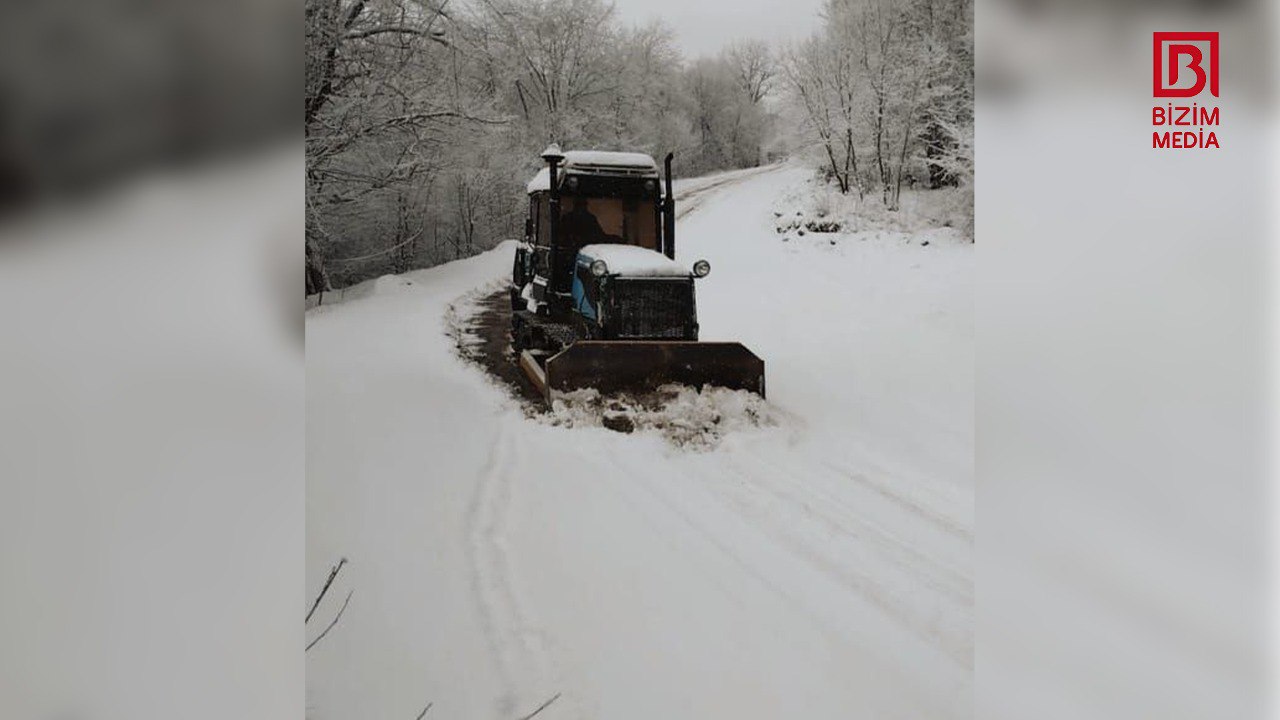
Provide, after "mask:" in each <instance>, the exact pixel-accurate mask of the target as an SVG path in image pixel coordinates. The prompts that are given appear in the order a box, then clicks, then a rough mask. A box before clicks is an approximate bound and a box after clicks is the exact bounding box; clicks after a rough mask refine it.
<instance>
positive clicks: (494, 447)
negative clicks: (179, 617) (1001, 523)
mask: <svg viewBox="0 0 1280 720" xmlns="http://www.w3.org/2000/svg"><path fill="white" fill-rule="evenodd" d="M807 177H808V173H807V171H804V170H801V169H797V168H794V167H788V166H783V167H780V168H773V169H769V170H767V171H764V172H754V173H744V174H741V175H738V176H733V177H730V178H727V179H726V178H722V180H725V181H724V182H715V183H703V184H700V185H699V184H694V185H689V186H687V187H686V189H685V190H686V192H688V193H691V194H690V195H688V196H687V197H686V198H684V199H683V200H682V203H687V205H689V207H688V208H686V207H684V206H682V207H681V208H680V209H681V210H682V211H684V214H683V216H682V219H681V221H680V223H679V227H678V232H677V238H678V241H677V248H678V255H679V256H680V257H679V258H678V259H679V260H681V261H684V262H688V261H692V260H695V259H698V258H706V259H708V260H710V262H711V265H712V272H711V275H710V276H709V277H708V278H705V279H704V280H701V281H699V282H700V284H699V286H698V293H699V294H698V307H699V315H700V322H701V327H702V336H703V339H706V340H740V341H742V342H743V343H744V344H745V345H746V346H747V347H749V348H751V349H752V350H753V351H754V352H755V353H756V354H758V355H759V356H760V357H762V358H764V359H765V362H766V373H767V377H768V387H769V400H768V403H767V404H766V407H765V409H764V410H763V412H764V413H766V414H767V416H768V417H767V418H766V420H767V421H765V422H759V423H743V424H741V426H734V427H731V428H729V429H727V430H726V431H724V432H723V433H722V434H721V435H720V436H719V437H718V438H717V439H716V442H714V443H710V444H703V445H697V446H682V445H677V444H673V443H672V442H671V441H670V440H669V439H668V437H667V436H665V435H663V434H662V433H660V432H657V431H646V430H640V431H637V432H635V433H632V434H622V433H616V432H612V431H610V430H607V429H604V428H600V427H587V426H583V425H581V424H578V425H576V426H573V427H565V426H563V424H560V425H557V424H556V423H555V422H552V421H548V420H547V419H546V418H529V417H526V414H525V412H524V411H523V410H522V408H521V405H520V403H519V402H518V401H516V400H515V399H513V398H512V397H511V396H510V395H509V394H508V393H507V392H506V390H505V389H504V388H503V387H502V386H501V385H500V384H498V383H496V382H494V381H493V380H492V378H490V377H489V376H487V375H486V374H485V373H484V371H483V370H482V369H480V368H479V367H477V366H476V365H474V364H470V363H467V362H465V361H463V360H462V359H460V358H459V356H458V353H457V350H456V347H455V343H454V341H453V339H452V337H451V334H450V331H451V322H456V317H457V315H458V314H459V313H465V311H466V307H467V304H468V300H467V298H469V297H474V296H475V295H476V293H477V292H478V290H480V289H483V288H486V287H491V286H492V284H493V283H494V281H495V280H498V279H500V278H502V277H503V276H504V275H505V274H506V273H508V272H509V271H510V266H511V251H512V248H511V245H510V244H505V245H503V246H501V247H499V248H497V249H495V250H494V251H491V252H489V253H486V254H484V255H481V256H479V257H475V258H472V259H469V260H465V261H460V262H455V263H450V264H448V265H443V266H440V267H436V268H432V269H430V270H425V271H420V272H414V273H409V274H406V275H403V276H398V277H386V278H381V279H379V280H377V281H373V282H372V283H369V284H367V285H366V286H364V287H363V288H361V289H360V290H359V291H358V292H352V293H349V294H348V297H347V298H346V300H345V301H344V302H340V303H336V304H332V305H330V304H327V303H328V301H327V300H326V305H324V306H322V307H318V308H315V309H312V310H310V311H309V312H308V315H307V363H308V367H307V417H308V420H307V483H308V486H307V553H308V557H307V591H308V599H309V598H310V597H312V596H314V594H315V592H316V591H317V590H318V588H319V587H320V585H321V584H322V583H323V582H324V578H325V575H326V574H327V572H328V569H329V567H330V566H331V565H332V564H333V563H335V562H337V560H338V558H340V557H346V558H349V560H350V564H349V565H348V566H347V567H346V568H345V569H344V571H343V573H342V575H341V576H340V578H339V581H338V587H335V590H334V591H333V592H331V594H330V597H328V598H327V599H326V602H325V605H323V606H322V608H321V610H320V611H318V613H317V615H318V616H323V617H324V618H325V621H326V622H327V618H328V617H332V614H333V613H334V612H335V611H336V608H337V606H338V605H339V604H340V602H337V601H340V600H341V599H342V598H343V597H344V596H345V595H346V593H347V592H348V591H350V590H353V591H354V594H353V595H352V597H351V602H350V606H349V608H348V609H347V611H346V613H345V614H344V615H343V617H342V619H341V621H340V623H339V624H338V625H337V626H336V627H335V628H334V630H333V631H332V632H331V633H329V635H328V636H326V637H325V638H324V640H323V641H322V642H320V643H319V644H318V645H316V647H315V648H314V649H312V650H311V651H310V652H309V653H308V656H307V685H308V697H307V707H308V717H309V718H310V719H311V720H351V719H352V718H380V719H384V720H413V718H414V717H415V716H417V715H418V713H419V712H420V711H421V710H422V708H423V707H424V706H425V705H426V704H427V703H428V702H431V703H433V707H432V709H431V710H430V713H429V714H428V715H427V717H428V718H448V719H450V720H455V719H463V718H465V719H468V720H469V719H472V718H512V719H514V718H519V717H522V716H524V715H527V714H528V713H530V712H532V711H533V710H534V709H535V708H537V707H539V706H540V705H542V704H543V703H544V702H545V701H547V700H548V699H550V698H552V697H556V696H557V695H558V698H557V699H556V700H555V701H554V702H553V703H552V704H551V705H549V706H548V707H547V708H546V709H545V710H544V711H543V712H541V713H540V714H539V715H538V717H539V718H544V719H545V720H558V719H569V718H582V719H583V720H586V719H588V718H592V719H594V718H608V719H610V720H615V719H626V718H635V719H637V720H638V719H641V718H644V719H652V718H735V719H736V720H743V719H748V720H749V719H754V718H806V719H818V718H832V719H835V718H843V719H848V718H875V719H882V718H929V719H931V720H932V719H936V718H953V717H954V718H960V717H968V716H970V715H971V704H972V703H971V687H972V668H973V662H972V657H971V654H972V631H971V623H972V614H973V613H972V610H973V569H972V558H971V554H972V553H971V550H972V548H971V546H972V511H973V504H972V495H973V487H972V479H973V472H972V463H973V458H972V447H973V419H972V416H973V401H972V395H973V386H972V384H973V381H972V378H973V350H972V343H973V319H972V305H973V303H972V287H971V283H972V274H973V261H974V256H973V246H972V245H970V244H969V243H968V242H967V241H961V240H959V239H958V238H957V237H956V236H955V234H954V233H951V232H950V231H948V230H930V231H926V234H923V235H919V234H906V233H902V232H870V231H867V230H865V229H863V230H860V231H859V232H858V233H850V234H830V233H817V234H815V233H807V234H806V235H804V236H803V237H799V236H793V237H791V238H790V239H788V240H787V241H784V240H783V235H782V234H781V233H779V232H777V221H778V218H779V217H783V216H786V215H787V214H789V213H793V212H795V208H793V205H795V203H796V202H798V201H797V200H796V199H795V197H796V193H797V188H800V187H802V185H803V183H804V181H805V179H806V178H807ZM695 188H697V189H701V190H702V192H700V193H693V192H692V191H693V190H694V189H695ZM924 239H928V240H929V241H930V242H929V244H928V245H924V244H923V241H924ZM691 405H696V401H695V402H691ZM570 424H571V425H572V423H570ZM331 603H332V604H331ZM319 627H320V628H322V627H323V624H320V625H319ZM317 629H318V628H311V627H310V625H309V639H310V637H314V635H315V634H316V633H317Z"/></svg>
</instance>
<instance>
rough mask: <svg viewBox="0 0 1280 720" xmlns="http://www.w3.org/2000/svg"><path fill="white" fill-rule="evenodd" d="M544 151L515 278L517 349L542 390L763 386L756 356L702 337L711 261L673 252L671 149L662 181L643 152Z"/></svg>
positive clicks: (532, 183)
mask: <svg viewBox="0 0 1280 720" xmlns="http://www.w3.org/2000/svg"><path fill="white" fill-rule="evenodd" d="M542 157H543V159H544V160H545V161H546V163H547V166H546V167H545V168H543V169H542V170H540V171H539V172H538V174H537V175H535V176H534V178H533V179H532V180H530V181H529V184H528V186H527V188H526V190H527V192H528V196H529V205H528V207H529V214H528V216H527V218H526V220H525V233H524V240H523V242H521V243H520V245H519V246H518V247H517V249H516V253H515V262H514V266H513V268H512V276H511V286H510V296H511V337H512V347H513V349H514V350H515V351H516V353H517V354H519V356H520V364H521V367H522V368H523V369H524V370H525V373H526V375H528V376H529V378H530V380H531V381H532V382H533V383H534V384H535V385H536V386H537V387H538V389H539V391H540V392H542V393H543V394H544V395H545V396H547V397H548V399H549V398H550V395H551V393H552V392H553V391H563V390H567V389H572V388H575V387H595V388H597V389H600V390H602V391H603V390H606V389H607V388H613V389H635V388H637V387H648V388H650V389H652V388H653V387H657V385H660V384H662V383H663V382H682V383H686V384H690V385H695V386H701V385H704V384H712V385H719V386H724V387H733V388H743V389H748V390H751V391H753V392H756V393H758V394H761V395H763V394H764V369H763V368H764V364H763V362H761V361H760V360H759V358H756V357H755V356H754V355H752V354H751V353H750V351H748V350H746V348H743V347H742V346H741V345H739V344H738V343H699V342H697V340H698V319H697V306H696V303H695V297H694V295H695V294H694V282H695V280H697V279H698V278H701V277H704V276H706V275H707V274H708V273H709V272H710V270H711V266H710V264H708V263H707V262H706V261H705V260H699V261H698V262H695V263H693V264H692V265H688V266H686V265H682V264H680V263H678V262H676V260H675V202H674V198H673V193H672V189H671V184H672V183H671V159H672V155H670V154H668V155H667V157H666V167H665V170H666V173H665V175H666V183H665V185H666V187H665V188H664V187H663V184H662V183H661V182H660V180H662V177H661V176H660V175H659V172H658V164H657V163H656V162H654V160H653V158H652V157H650V156H648V155H645V154H643V153H632V152H600V151H570V152H561V151H560V148H559V147H558V146H556V145H554V144H553V145H551V146H550V147H548V148H547V150H546V151H545V152H543V155H542ZM664 190H665V192H664Z"/></svg>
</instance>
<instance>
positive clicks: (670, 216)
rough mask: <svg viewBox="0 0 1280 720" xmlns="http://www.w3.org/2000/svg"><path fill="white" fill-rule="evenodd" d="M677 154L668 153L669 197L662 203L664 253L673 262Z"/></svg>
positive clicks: (674, 256)
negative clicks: (673, 187) (673, 178)
mask: <svg viewBox="0 0 1280 720" xmlns="http://www.w3.org/2000/svg"><path fill="white" fill-rule="evenodd" d="M673 157H675V153H670V152H669V153H667V159H666V160H665V161H664V164H665V165H666V171H667V197H666V198H665V199H664V200H663V201H662V252H663V254H664V255H666V256H667V257H668V258H670V259H671V260H675V259H676V198H675V195H673V194H672V191H671V158H673Z"/></svg>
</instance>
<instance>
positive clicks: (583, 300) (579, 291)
mask: <svg viewBox="0 0 1280 720" xmlns="http://www.w3.org/2000/svg"><path fill="white" fill-rule="evenodd" d="M576 266H577V267H575V268H574V270H575V272H574V273H573V286H572V287H571V288H570V292H571V293H573V306H574V307H575V308H576V309H577V310H578V312H579V313H580V314H581V315H582V317H584V318H586V319H588V320H595V319H596V309H595V307H594V306H592V304H591V301H590V300H588V299H587V289H586V288H584V287H583V286H582V278H581V277H580V276H579V274H578V273H577V268H578V267H590V266H591V258H589V257H587V256H585V255H582V254H579V255H578V261H577V263H576Z"/></svg>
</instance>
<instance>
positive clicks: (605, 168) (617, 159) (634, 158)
mask: <svg viewBox="0 0 1280 720" xmlns="http://www.w3.org/2000/svg"><path fill="white" fill-rule="evenodd" d="M560 168H561V169H562V170H563V171H564V172H565V173H568V174H595V173H601V174H610V175H611V174H622V175H633V176H636V177H651V178H656V177H658V163H656V162H654V160H653V157H651V156H649V155H646V154H645V153H634V152H606V151H604V150H569V151H568V152H566V153H565V154H564V162H562V163H561V164H560ZM550 189H551V175H550V173H548V172H547V168H545V167H544V168H542V169H541V170H539V171H538V174H537V175H534V176H533V179H532V180H530V181H529V184H528V185H526V186H525V190H526V191H527V192H530V193H535V192H539V191H542V190H550Z"/></svg>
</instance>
